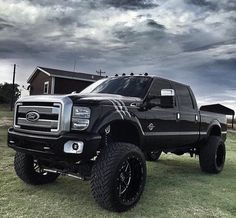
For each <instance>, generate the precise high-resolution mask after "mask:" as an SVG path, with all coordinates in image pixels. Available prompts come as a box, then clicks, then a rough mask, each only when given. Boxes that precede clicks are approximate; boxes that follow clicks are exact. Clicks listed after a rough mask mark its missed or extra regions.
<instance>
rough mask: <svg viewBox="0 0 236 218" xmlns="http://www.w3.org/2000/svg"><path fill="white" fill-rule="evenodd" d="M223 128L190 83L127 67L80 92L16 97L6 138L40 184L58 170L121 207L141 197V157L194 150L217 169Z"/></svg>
mask: <svg viewBox="0 0 236 218" xmlns="http://www.w3.org/2000/svg"><path fill="white" fill-rule="evenodd" d="M226 133H227V126H226V116H225V115H223V114H218V113H213V112H208V111H201V110H200V111H199V110H198V107H197V103H196V100H195V97H194V95H193V92H192V90H191V88H190V87H189V86H187V85H184V84H180V83H177V82H173V81H170V80H166V79H162V78H159V77H155V76H148V75H139V76H135V75H130V76H125V75H124V76H114V77H109V78H104V79H101V80H99V81H97V82H95V83H93V84H92V85H90V86H89V87H87V88H86V89H85V90H83V91H82V92H81V93H73V94H70V95H63V96H59V95H58V96H57V95H43V96H28V97H24V98H21V99H20V100H18V101H17V102H16V105H15V115H14V127H12V128H10V129H9V130H8V145H9V146H10V147H11V148H13V149H15V150H16V155H15V160H14V167H15V171H16V174H17V175H18V176H19V178H21V179H22V180H23V181H24V182H26V183H29V184H33V185H38V184H45V183H50V182H53V181H54V180H56V178H57V177H58V176H59V175H68V176H72V177H75V178H79V179H83V180H90V182H91V190H92V194H93V196H94V198H95V200H96V202H98V203H99V204H100V205H101V206H102V207H103V208H106V209H108V210H111V211H118V212H121V211H126V210H128V209H129V208H131V207H133V206H134V205H135V204H136V203H137V202H138V200H139V199H140V196H141V194H142V192H143V190H144V186H145V181H146V160H150V161H155V160H157V159H158V158H159V156H160V155H161V152H164V153H167V152H171V153H174V154H177V155H182V154H184V153H189V154H190V155H191V156H193V155H199V161H200V167H201V170H202V171H204V172H207V173H219V172H221V171H222V169H223V166H224V162H225V153H226V150H225V144H224V141H225V139H226Z"/></svg>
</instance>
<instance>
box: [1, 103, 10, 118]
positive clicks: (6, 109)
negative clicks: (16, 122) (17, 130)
mask: <svg viewBox="0 0 236 218" xmlns="http://www.w3.org/2000/svg"><path fill="white" fill-rule="evenodd" d="M12 116H13V112H12V111H10V106H9V105H5V104H0V120H1V119H2V118H3V117H8V118H12Z"/></svg>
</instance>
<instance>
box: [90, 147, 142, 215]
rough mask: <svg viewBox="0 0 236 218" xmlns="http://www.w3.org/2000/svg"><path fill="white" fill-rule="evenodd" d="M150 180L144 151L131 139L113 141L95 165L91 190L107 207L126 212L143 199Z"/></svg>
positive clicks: (103, 205) (102, 205)
mask: <svg viewBox="0 0 236 218" xmlns="http://www.w3.org/2000/svg"><path fill="white" fill-rule="evenodd" d="M145 182H146V162H145V157H144V154H143V153H142V151H141V150H140V149H139V148H138V147H136V146H134V145H132V144H128V143H112V144H110V145H109V146H107V147H105V148H104V149H103V150H102V151H101V153H100V154H99V156H98V158H97V160H96V163H95V165H94V167H93V169H92V180H91V190H92V194H93V197H94V199H95V200H96V202H97V203H98V204H99V205H100V206H101V207H103V208H105V209H107V210H110V211H115V212H123V211H127V210H128V209H130V208H132V207H134V206H135V204H136V203H137V202H138V201H139V199H140V197H141V195H142V193H143V190H144V186H145Z"/></svg>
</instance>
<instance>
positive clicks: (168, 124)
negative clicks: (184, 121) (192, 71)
mask: <svg viewBox="0 0 236 218" xmlns="http://www.w3.org/2000/svg"><path fill="white" fill-rule="evenodd" d="M163 89H172V86H171V84H170V82H169V81H168V80H164V79H160V78H155V79H154V81H153V83H152V86H151V88H150V90H149V93H148V96H161V90H163ZM148 96H147V98H148ZM157 101H158V97H157ZM177 112H178V108H177V105H176V104H175V105H174V107H173V108H162V107H161V106H155V107H151V108H150V109H147V111H146V119H145V124H144V125H143V126H144V134H145V138H146V145H145V147H146V148H147V149H148V150H153V151H154V150H158V148H166V147H167V146H174V145H176V142H177V141H176V135H175V134H176V132H177V131H178V123H177V121H176V114H177ZM177 144H178V143H177Z"/></svg>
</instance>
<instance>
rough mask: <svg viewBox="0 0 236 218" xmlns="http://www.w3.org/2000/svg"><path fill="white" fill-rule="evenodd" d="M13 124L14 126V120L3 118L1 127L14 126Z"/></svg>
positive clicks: (0, 121)
mask: <svg viewBox="0 0 236 218" xmlns="http://www.w3.org/2000/svg"><path fill="white" fill-rule="evenodd" d="M12 124H13V118H9V117H3V118H2V119H1V120H0V127H4V126H12Z"/></svg>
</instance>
